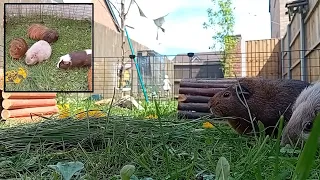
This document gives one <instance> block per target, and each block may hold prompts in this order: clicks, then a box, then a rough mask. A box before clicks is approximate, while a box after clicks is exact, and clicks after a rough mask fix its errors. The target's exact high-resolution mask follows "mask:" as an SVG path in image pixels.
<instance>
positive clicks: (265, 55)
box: [246, 39, 281, 79]
mask: <svg viewBox="0 0 320 180" xmlns="http://www.w3.org/2000/svg"><path fill="white" fill-rule="evenodd" d="M280 63H281V62H280V41H279V40H278V39H264V40H253V41H246V67H247V69H246V73H247V77H255V76H262V77H266V78H271V79H277V78H280V72H281V69H280V66H279V64H280Z"/></svg>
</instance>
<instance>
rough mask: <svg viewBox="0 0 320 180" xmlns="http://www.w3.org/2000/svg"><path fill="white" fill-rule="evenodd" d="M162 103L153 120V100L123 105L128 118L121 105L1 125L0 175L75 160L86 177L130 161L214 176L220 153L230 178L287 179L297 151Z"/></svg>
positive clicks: (180, 175) (39, 173)
mask: <svg viewBox="0 0 320 180" xmlns="http://www.w3.org/2000/svg"><path fill="white" fill-rule="evenodd" d="M80 104H81V103H80ZM164 104H165V103H162V104H161V107H160V108H161V109H159V108H158V110H160V113H159V112H158V113H157V114H158V115H159V117H160V119H158V120H145V119H143V118H142V117H143V116H144V115H146V114H153V113H154V112H156V111H157V108H155V107H158V106H154V105H149V106H148V110H149V113H145V114H143V113H141V114H140V118H139V116H138V115H137V114H139V113H138V111H134V112H132V111H131V114H128V113H129V112H128V111H122V112H124V114H122V115H126V116H121V111H120V108H115V109H113V111H114V113H115V111H118V116H115V114H113V116H112V117H109V118H105V117H104V118H87V119H85V120H73V119H71V118H70V119H63V120H58V121H54V120H53V121H46V122H43V123H39V124H35V125H25V126H19V127H12V128H4V129H2V130H0V154H1V157H0V179H9V178H23V179H25V178H30V179H60V175H59V174H58V173H57V171H55V170H53V169H52V168H49V167H48V165H56V164H57V163H58V162H76V161H79V162H82V163H83V164H84V168H83V169H82V170H81V171H80V173H79V174H78V176H79V177H82V178H83V179H112V177H114V176H116V175H118V174H119V171H120V169H121V168H122V167H123V166H124V165H127V164H132V165H134V166H135V167H136V169H135V172H134V174H135V175H136V176H137V177H139V178H147V177H152V178H153V179H196V176H197V175H198V174H202V175H204V176H206V175H207V176H209V175H212V176H214V175H216V168H217V166H218V167H221V166H220V165H218V160H219V158H220V157H225V158H226V160H227V161H228V164H229V166H230V176H231V177H232V179H239V180H240V179H241V180H242V179H243V180H255V179H270V180H272V179H276V180H280V179H292V177H293V173H294V171H295V169H296V165H297V162H298V156H299V153H300V152H299V150H297V151H296V152H291V153H284V152H282V151H280V152H279V150H277V142H276V139H270V138H268V137H265V136H261V137H258V138H257V139H255V138H253V137H244V136H239V135H238V134H236V133H235V132H234V131H233V130H231V129H230V128H229V126H227V125H226V124H214V125H215V127H214V128H212V129H203V127H202V124H203V122H206V121H208V120H206V119H200V120H195V121H190V120H178V119H176V118H174V114H171V116H170V114H167V113H166V112H171V113H174V109H175V108H174V107H175V106H173V105H172V106H171V105H170V103H168V104H167V105H168V106H167V107H164V106H165V105H164ZM163 109H166V110H163ZM134 114H136V115H134ZM310 154H311V153H310V151H309V155H310ZM310 162H311V161H308V164H310ZM311 165H312V171H311V174H310V176H309V178H310V179H319V177H320V155H319V153H317V155H316V158H315V163H314V164H311ZM302 167H305V165H303V163H302ZM224 170H226V169H224ZM113 179H117V178H113ZM208 179H210V178H208ZM229 179H231V178H229Z"/></svg>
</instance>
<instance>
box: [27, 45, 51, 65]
mask: <svg viewBox="0 0 320 180" xmlns="http://www.w3.org/2000/svg"><path fill="white" fill-rule="evenodd" d="M51 53H52V48H51V46H50V44H49V43H48V42H47V41H44V40H40V41H38V42H36V43H34V44H33V45H32V46H31V47H30V48H29V49H28V51H27V52H26V58H25V62H26V64H27V65H34V64H37V63H41V62H42V61H45V60H47V59H49V58H50V56H51Z"/></svg>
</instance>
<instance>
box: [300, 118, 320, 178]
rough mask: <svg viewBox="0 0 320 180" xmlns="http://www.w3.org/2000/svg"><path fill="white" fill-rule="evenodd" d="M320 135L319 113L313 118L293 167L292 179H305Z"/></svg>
mask: <svg viewBox="0 0 320 180" xmlns="http://www.w3.org/2000/svg"><path fill="white" fill-rule="evenodd" d="M319 136H320V113H318V115H317V117H316V119H315V120H314V124H313V128H312V130H311V133H310V136H309V138H308V140H307V142H306V144H305V146H304V148H303V150H302V153H301V154H300V157H299V160H298V164H297V166H296V169H295V172H294V173H295V174H294V179H298V180H306V179H307V178H308V176H309V174H310V170H311V168H312V164H313V162H314V160H315V155H316V151H317V148H318V139H319Z"/></svg>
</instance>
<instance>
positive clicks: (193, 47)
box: [64, 0, 271, 55]
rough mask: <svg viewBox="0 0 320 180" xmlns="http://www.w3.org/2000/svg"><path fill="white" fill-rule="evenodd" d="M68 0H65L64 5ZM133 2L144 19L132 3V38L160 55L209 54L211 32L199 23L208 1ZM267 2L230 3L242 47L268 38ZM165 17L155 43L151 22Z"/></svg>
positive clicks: (129, 19) (114, 0) (116, 0)
mask: <svg viewBox="0 0 320 180" xmlns="http://www.w3.org/2000/svg"><path fill="white" fill-rule="evenodd" d="M70 1H71V0H64V2H70ZM102 1H103V0H102ZM110 1H111V2H112V3H113V4H114V5H115V6H117V7H119V6H120V0H110ZM73 2H74V1H73ZM77 2H88V0H77ZM89 2H90V1H89ZM136 2H137V3H138V5H139V6H140V8H141V9H142V11H143V12H144V14H145V15H146V16H147V18H144V17H140V16H139V11H138V8H137V6H135V4H133V5H132V6H131V8H130V11H129V13H128V17H127V20H126V24H127V25H129V26H132V27H134V29H130V28H127V30H128V33H129V36H130V38H131V39H133V40H135V41H138V42H139V43H141V44H143V45H145V46H147V47H149V48H150V49H153V50H155V51H157V52H158V53H160V54H163V55H176V54H180V53H188V52H208V51H210V50H209V46H211V45H212V43H213V40H212V36H213V35H214V30H212V29H210V30H206V29H203V25H202V24H203V22H205V21H207V19H208V18H207V12H206V10H207V9H208V8H209V7H212V6H213V3H212V2H211V0H174V1H173V0H161V1H160V0H158V1H157V0H136ZM268 3H269V0H234V1H233V5H234V7H235V11H234V13H235V17H236V22H235V29H234V32H235V34H241V36H242V39H243V41H242V46H243V48H244V42H245V41H247V40H257V39H269V38H270V33H271V30H270V14H269V11H268V8H269V6H268ZM128 6H129V0H126V8H128ZM115 13H116V14H117V12H115ZM168 13H169V14H168ZM166 14H168V15H167V16H166V17H165V22H164V24H163V26H162V27H163V28H164V29H165V33H163V32H162V31H161V30H159V39H158V40H156V35H157V27H156V25H155V24H154V22H153V19H156V18H159V17H161V16H164V15H166ZM118 21H119V22H120V20H118Z"/></svg>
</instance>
